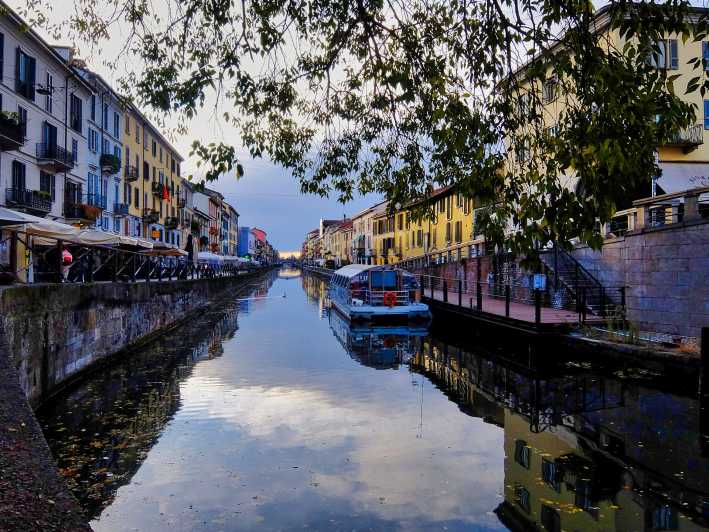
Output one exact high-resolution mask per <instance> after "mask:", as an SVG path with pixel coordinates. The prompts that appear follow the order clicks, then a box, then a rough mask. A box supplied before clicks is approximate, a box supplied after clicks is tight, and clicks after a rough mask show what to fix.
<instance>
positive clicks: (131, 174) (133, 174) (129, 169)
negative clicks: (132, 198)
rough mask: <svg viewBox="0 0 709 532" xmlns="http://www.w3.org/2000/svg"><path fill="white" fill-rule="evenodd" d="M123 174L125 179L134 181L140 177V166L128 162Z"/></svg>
mask: <svg viewBox="0 0 709 532" xmlns="http://www.w3.org/2000/svg"><path fill="white" fill-rule="evenodd" d="M123 176H124V177H125V180H126V181H128V182H129V183H130V182H132V181H137V180H138V178H139V177H140V174H139V173H138V168H136V167H135V166H131V165H129V164H128V165H126V166H125V171H124V172H123Z"/></svg>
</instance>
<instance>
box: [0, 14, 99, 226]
mask: <svg viewBox="0 0 709 532" xmlns="http://www.w3.org/2000/svg"><path fill="white" fill-rule="evenodd" d="M0 7H2V8H3V10H4V11H3V14H2V16H0V108H1V109H2V113H1V117H0V150H1V151H2V152H4V153H3V154H2V155H3V156H2V157H0V191H1V195H0V205H4V206H7V207H11V208H13V209H17V210H22V211H26V212H29V213H31V214H34V215H38V216H48V217H50V218H53V219H59V220H62V221H64V220H66V221H74V218H73V216H71V215H72V214H73V213H72V212H66V206H67V203H69V204H70V205H73V206H76V207H80V208H81V210H82V215H84V216H83V217H82V218H81V221H82V222H86V223H93V221H94V220H95V219H96V218H97V217H98V216H99V214H100V210H99V209H93V208H90V206H89V205H88V204H87V197H86V195H85V191H86V185H87V175H88V171H87V170H88V167H87V163H86V150H87V126H86V120H85V114H84V113H85V109H86V105H87V102H88V101H89V99H90V95H91V94H92V87H91V86H90V85H89V84H88V83H87V82H86V81H85V80H84V79H83V78H82V77H81V76H80V75H78V73H77V72H76V70H74V69H73V68H72V67H71V66H70V65H69V64H68V62H67V60H66V57H64V56H63V55H61V54H60V53H59V51H58V50H56V49H54V48H52V47H51V46H49V45H48V44H47V43H46V42H45V41H44V40H43V39H42V38H41V37H39V35H37V34H36V33H35V32H34V31H33V30H32V29H28V28H27V27H26V25H25V24H24V22H23V21H22V20H21V19H20V18H19V17H18V16H17V15H16V14H15V13H13V12H12V11H11V10H10V9H9V8H8V7H7V6H5V4H2V3H0ZM65 200H69V202H67V201H65Z"/></svg>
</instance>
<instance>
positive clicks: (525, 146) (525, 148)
mask: <svg viewBox="0 0 709 532" xmlns="http://www.w3.org/2000/svg"><path fill="white" fill-rule="evenodd" d="M529 157H530V150H529V140H528V139H523V140H521V141H519V142H518V143H517V145H516V146H515V158H516V159H517V162H518V163H523V162H525V161H527V160H529Z"/></svg>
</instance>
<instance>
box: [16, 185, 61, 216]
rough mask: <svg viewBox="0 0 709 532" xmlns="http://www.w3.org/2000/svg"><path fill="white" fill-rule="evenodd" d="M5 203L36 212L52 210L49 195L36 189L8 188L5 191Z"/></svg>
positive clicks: (43, 212) (41, 212) (42, 212)
mask: <svg viewBox="0 0 709 532" xmlns="http://www.w3.org/2000/svg"><path fill="white" fill-rule="evenodd" d="M5 201H6V203H7V205H9V206H12V207H19V208H22V209H26V210H28V211H32V212H33V213H37V214H47V213H48V212H49V211H51V210H52V200H51V199H50V197H49V195H45V194H44V193H42V192H40V191H38V190H27V189H24V188H8V189H7V190H6V191H5Z"/></svg>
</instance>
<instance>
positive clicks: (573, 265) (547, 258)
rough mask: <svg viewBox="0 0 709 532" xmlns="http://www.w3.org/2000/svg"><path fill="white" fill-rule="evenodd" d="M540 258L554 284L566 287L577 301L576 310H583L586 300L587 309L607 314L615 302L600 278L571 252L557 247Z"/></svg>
mask: <svg viewBox="0 0 709 532" xmlns="http://www.w3.org/2000/svg"><path fill="white" fill-rule="evenodd" d="M540 259H541V261H542V263H543V264H544V266H546V268H547V270H548V278H549V281H550V282H551V284H552V286H554V285H555V284H556V285H557V286H559V287H563V288H565V289H566V290H567V291H568V292H569V294H570V295H571V297H572V299H573V301H574V302H575V304H576V310H581V307H582V304H583V301H584V300H585V304H586V310H587V311H590V312H591V313H593V314H596V315H597V316H605V315H606V313H607V310H608V307H609V305H613V304H614V301H612V300H611V299H610V298H609V297H608V294H606V289H605V288H604V287H603V285H602V284H601V283H600V282H599V281H598V279H596V278H595V277H594V276H593V275H591V273H590V272H589V271H588V270H587V269H586V268H584V267H583V265H581V263H580V262H579V261H578V260H576V259H575V258H574V257H573V255H571V254H570V253H569V252H567V251H565V250H563V249H561V248H558V247H555V248H554V249H552V250H550V251H546V252H544V253H542V254H541V255H540Z"/></svg>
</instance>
